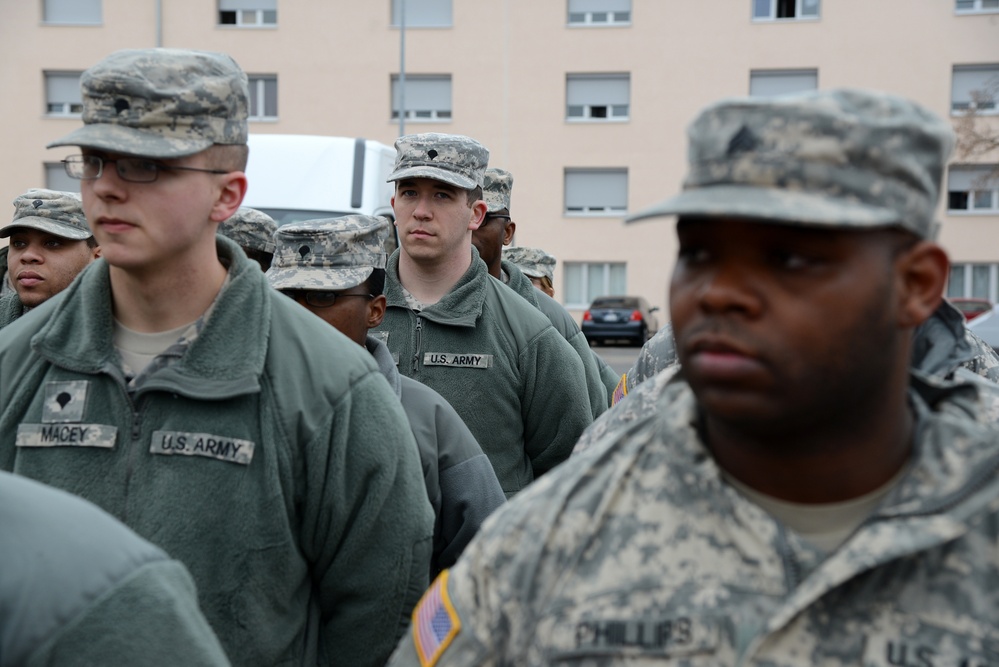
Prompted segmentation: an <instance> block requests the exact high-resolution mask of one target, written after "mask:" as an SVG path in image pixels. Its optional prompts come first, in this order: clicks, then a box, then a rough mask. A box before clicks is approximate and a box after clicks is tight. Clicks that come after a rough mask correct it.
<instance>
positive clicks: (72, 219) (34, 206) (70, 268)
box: [0, 188, 101, 328]
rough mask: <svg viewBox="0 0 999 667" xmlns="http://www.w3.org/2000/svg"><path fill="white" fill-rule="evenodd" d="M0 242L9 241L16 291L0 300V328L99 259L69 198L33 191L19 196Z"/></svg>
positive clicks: (74, 198)
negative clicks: (2, 239) (6, 238)
mask: <svg viewBox="0 0 999 667" xmlns="http://www.w3.org/2000/svg"><path fill="white" fill-rule="evenodd" d="M0 237H9V238H10V245H9V248H8V251H7V252H8V256H7V259H8V271H9V275H10V283H11V284H12V285H13V288H14V291H13V292H11V293H10V294H7V295H5V296H3V298H0V328H2V327H5V326H7V325H8V324H10V323H11V322H13V321H14V320H16V319H17V318H19V317H20V316H21V315H23V314H24V313H26V312H27V311H28V310H30V309H31V308H34V307H35V306H39V305H41V304H42V303H44V302H45V301H47V300H48V299H50V298H52V297H53V296H55V295H56V294H58V293H59V292H61V291H63V290H64V289H66V288H67V287H68V286H69V284H70V283H71V282H73V279H74V278H76V276H77V274H79V273H80V271H83V269H85V268H86V267H87V266H88V265H89V264H90V263H91V262H92V261H94V260H95V259H97V258H98V257H99V256H100V254H101V250H100V248H99V247H98V246H97V242H96V241H95V240H94V237H93V234H91V233H90V228H89V227H88V226H87V219H86V217H84V215H83V204H82V203H81V201H80V197H79V195H77V194H75V193H73V192H58V191H55V190H43V189H40V188H37V189H31V190H28V191H27V192H25V193H24V194H22V195H18V196H17V197H16V198H15V199H14V219H13V220H12V221H11V222H10V223H9V224H8V225H6V226H5V227H4V228H3V229H0ZM4 279H5V280H6V278H4Z"/></svg>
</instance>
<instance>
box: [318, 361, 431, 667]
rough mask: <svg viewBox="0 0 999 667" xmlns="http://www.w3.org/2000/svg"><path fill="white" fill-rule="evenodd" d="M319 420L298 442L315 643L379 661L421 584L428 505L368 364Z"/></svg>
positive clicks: (333, 655) (397, 420)
mask: <svg viewBox="0 0 999 667" xmlns="http://www.w3.org/2000/svg"><path fill="white" fill-rule="evenodd" d="M325 424H326V426H325V428H323V429H320V430H319V432H318V433H316V434H315V437H314V438H313V440H312V441H310V442H308V443H307V444H306V445H305V447H306V448H307V449H308V450H309V451H310V453H309V456H308V458H307V460H308V463H307V470H306V475H307V488H308V497H307V498H306V499H305V508H304V509H303V527H302V537H301V539H300V543H301V544H302V548H303V550H304V551H305V556H306V559H307V560H308V561H309V562H310V563H311V564H312V574H313V578H314V581H315V582H316V585H317V587H318V589H319V603H320V607H321V611H322V619H323V620H322V622H323V625H322V629H321V633H322V637H321V644H322V647H321V650H322V651H323V652H324V655H325V659H326V660H332V661H334V662H336V663H338V664H345V665H381V664H382V663H383V662H384V661H385V659H386V658H387V657H388V655H389V653H390V652H391V650H392V647H393V646H394V645H395V643H396V641H397V640H398V639H399V637H400V636H401V635H402V633H403V632H404V631H405V628H406V626H407V624H408V619H409V613H410V611H411V610H412V608H413V606H414V605H415V604H416V601H417V600H418V599H419V596H420V594H421V593H422V592H423V591H424V590H425V589H426V586H427V581H428V576H429V574H428V573H429V571H430V552H431V540H432V534H433V511H432V510H431V508H430V502H429V500H428V499H427V491H426V486H425V484H424V480H423V471H422V468H421V466H420V460H419V453H418V451H417V447H416V443H415V442H414V441H413V434H412V432H411V431H410V428H409V423H408V421H407V420H406V417H405V414H404V413H403V410H402V406H401V404H400V403H399V401H398V399H397V398H396V396H395V395H394V394H393V392H392V390H391V388H390V387H389V385H388V382H386V380H385V378H383V377H382V376H381V375H380V374H379V373H378V372H377V371H374V370H372V371H371V372H370V373H368V374H367V375H365V376H363V377H362V378H361V379H360V380H358V381H356V382H355V383H354V384H353V386H352V387H351V389H350V391H348V392H346V393H345V394H344V395H343V396H342V397H341V398H340V400H338V401H337V402H336V403H335V404H333V405H332V406H331V410H330V416H329V418H328V419H327V420H326V422H325ZM373 544H376V545H378V548H377V549H372V548H371V545H373Z"/></svg>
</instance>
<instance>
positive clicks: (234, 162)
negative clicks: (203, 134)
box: [205, 144, 250, 172]
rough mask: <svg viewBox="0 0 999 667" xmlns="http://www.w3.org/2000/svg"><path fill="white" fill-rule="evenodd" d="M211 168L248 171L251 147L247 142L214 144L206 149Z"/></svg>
mask: <svg viewBox="0 0 999 667" xmlns="http://www.w3.org/2000/svg"><path fill="white" fill-rule="evenodd" d="M205 155H206V156H207V159H208V168H209V169H220V170H222V171H227V172H228V171H246V161H247V159H248V158H249V157H250V147H249V146H247V145H246V144H212V145H211V146H209V147H208V148H207V149H205Z"/></svg>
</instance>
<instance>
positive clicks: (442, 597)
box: [413, 570, 461, 667]
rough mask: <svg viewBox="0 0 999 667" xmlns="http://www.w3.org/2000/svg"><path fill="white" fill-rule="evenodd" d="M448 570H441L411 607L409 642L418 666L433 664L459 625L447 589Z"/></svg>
mask: <svg viewBox="0 0 999 667" xmlns="http://www.w3.org/2000/svg"><path fill="white" fill-rule="evenodd" d="M450 574H451V573H450V572H449V571H448V570H444V571H443V572H441V574H440V576H439V577H437V580H436V581H434V583H433V585H431V586H430V588H429V589H428V590H427V592H426V593H424V594H423V597H422V598H420V603H419V604H417V605H416V609H414V610H413V644H414V645H415V646H416V655H418V656H419V657H420V665H422V667H433V665H435V664H437V659H438V658H440V657H441V654H442V653H444V650H445V649H446V648H447V647H448V645H449V644H450V643H451V641H452V640H453V639H454V637H455V635H457V634H458V631H459V630H460V629H461V620H460V619H459V618H458V613H457V612H456V611H455V610H454V605H452V604H451V598H450V597H449V596H448V593H447V579H448V576H449V575H450Z"/></svg>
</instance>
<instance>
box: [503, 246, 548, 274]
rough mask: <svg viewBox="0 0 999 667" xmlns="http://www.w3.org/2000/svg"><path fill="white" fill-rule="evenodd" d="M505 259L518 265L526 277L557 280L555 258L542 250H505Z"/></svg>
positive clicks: (521, 248)
mask: <svg viewBox="0 0 999 667" xmlns="http://www.w3.org/2000/svg"><path fill="white" fill-rule="evenodd" d="M503 259H505V260H507V261H508V262H511V263H512V264H516V265H517V268H518V269H520V270H521V271H522V272H523V273H524V275H525V276H528V277H531V278H548V280H551V281H553V282H554V280H555V258H554V257H552V256H551V255H549V254H548V253H546V252H545V251H544V250H541V249H540V248H524V247H522V246H514V247H511V248H503Z"/></svg>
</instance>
